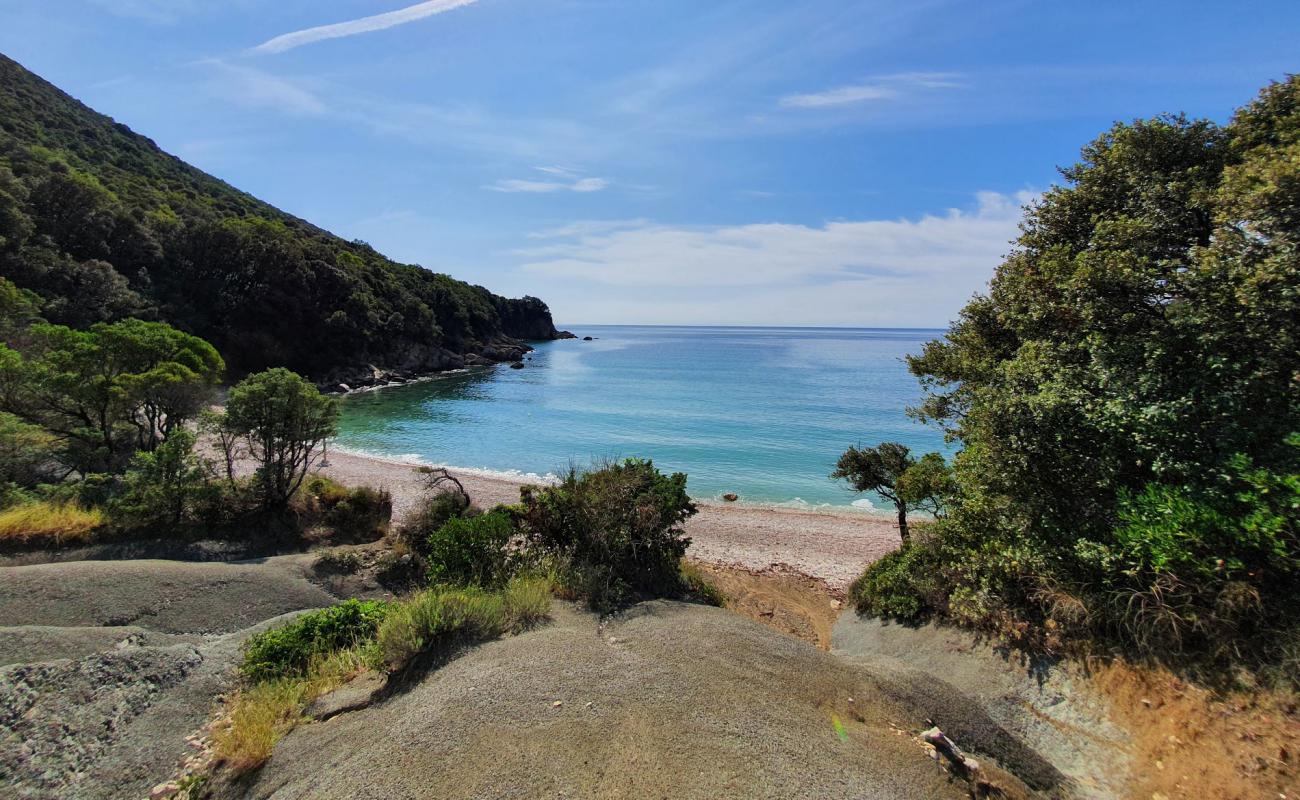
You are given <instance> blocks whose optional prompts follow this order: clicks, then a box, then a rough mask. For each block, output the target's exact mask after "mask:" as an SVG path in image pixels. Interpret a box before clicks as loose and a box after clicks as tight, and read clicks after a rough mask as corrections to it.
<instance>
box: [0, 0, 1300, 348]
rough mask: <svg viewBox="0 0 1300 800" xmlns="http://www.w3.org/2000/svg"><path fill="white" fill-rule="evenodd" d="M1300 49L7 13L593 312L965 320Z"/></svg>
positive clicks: (431, 259) (317, 193)
mask: <svg viewBox="0 0 1300 800" xmlns="http://www.w3.org/2000/svg"><path fill="white" fill-rule="evenodd" d="M1297 43H1300V3H1296V2H1294V0H1289V1H1288V2H1240V3H1235V4H1225V3H1219V2H1196V1H1195V0H1182V2H1155V1H1149V2H1134V1H1133V0H1127V1H1126V2H1088V3H1081V2H1027V1H1023V0H1022V1H1016V2H1013V1H1009V0H1007V1H1004V0H983V1H982V2H929V1H927V0H888V1H885V0H879V1H875V2H855V1H854V0H807V2H793V3H792V2H790V1H789V0H780V1H779V2H768V0H744V1H743V2H728V1H727V0H717V1H716V2H706V1H705V0H685V1H680V2H679V0H653V1H649V2H647V1H644V0H643V1H641V2H632V1H631V0H625V1H623V2H614V1H613V0H609V1H605V0H432V2H416V1H415V0H0V51H3V52H4V53H5V54H7V55H9V56H10V57H13V58H15V59H17V60H18V61H20V62H22V63H23V64H24V65H25V66H27V67H28V68H29V69H32V70H34V71H36V72H37V73H39V74H41V75H42V76H44V77H45V78H47V79H49V80H51V81H53V82H54V83H56V84H58V85H59V86H60V87H61V88H63V89H64V90H66V91H68V92H70V93H71V94H72V95H74V96H75V97H77V98H79V99H81V100H83V101H84V102H86V103H88V104H89V105H91V106H93V107H95V108H96V109H98V110H100V111H102V112H104V113H107V114H110V115H111V116H113V117H115V118H117V119H118V120H120V121H122V122H125V123H127V124H128V125H130V126H131V127H132V128H134V129H135V130H137V131H139V132H141V133H143V134H145V135H147V136H149V137H151V138H153V139H154V140H155V141H157V142H158V143H159V145H160V146H162V147H163V148H165V149H167V150H169V151H171V152H173V153H176V154H177V155H179V156H181V157H182V158H185V159H186V160H188V161H190V162H191V163H194V164H196V165H197V166H199V167H201V168H203V169H205V170H207V171H209V172H211V173H213V174H215V175H217V176H219V177H221V178H223V179H225V180H227V181H229V182H230V183H232V184H234V185H235V186H237V187H239V188H241V189H244V190H246V191H249V192H251V193H253V194H255V195H257V196H259V197H261V198H263V199H265V200H267V201H269V202H271V203H273V204H275V205H277V206H279V207H281V208H283V209H285V210H286V211H289V212H291V213H293V214H296V215H298V216H301V217H304V218H306V219H308V220H310V221H312V222H314V223H316V224H318V225H320V226H322V227H325V228H327V229H329V230H331V231H334V232H335V233H337V234H339V235H341V236H345V237H347V238H359V239H364V240H366V241H368V242H370V243H372V244H373V245H375V246H376V247H377V248H378V249H379V250H381V251H382V252H385V253H387V254H388V255H390V256H392V257H393V258H396V259H398V260H402V261H407V262H411V263H419V264H421V265H423V266H426V267H428V268H431V269H435V270H438V271H443V272H449V273H451V274H453V275H455V276H457V277H459V278H463V279H467V280H471V281H473V282H475V283H481V284H483V285H486V286H488V287H489V288H491V289H493V290H494V291H498V292H501V293H504V294H510V295H520V294H525V293H528V294H535V295H537V296H540V297H542V298H543V299H545V300H546V301H547V302H549V303H550V304H551V307H552V309H553V311H554V312H555V317H556V319H557V320H558V321H560V322H561V323H568V324H575V325H576V324H579V323H584V322H586V323H698V324H711V323H712V324H788V325H866V326H873V325H880V326H905V327H906V326H916V327H938V326H942V325H944V324H946V322H947V321H948V320H949V319H950V318H951V317H952V316H953V314H954V313H955V312H956V311H957V309H958V308H960V307H961V305H962V304H963V302H964V301H965V300H966V299H967V298H968V297H969V296H970V295H971V294H972V293H973V292H976V291H979V290H980V289H981V288H982V287H983V286H984V285H985V283H986V282H987V280H988V278H989V276H990V275H991V273H992V270H993V268H994V267H995V266H996V264H997V262H998V260H999V257H1000V256H1001V255H1002V254H1003V253H1005V252H1006V250H1007V242H1008V240H1009V239H1011V238H1012V237H1013V236H1014V235H1015V232H1016V222H1017V219H1018V217H1019V206H1020V205H1021V204H1022V203H1024V202H1026V201H1028V200H1030V199H1032V198H1033V197H1034V196H1035V194H1036V193H1037V192H1040V191H1042V190H1043V189H1044V188H1046V187H1047V186H1049V185H1050V184H1051V183H1052V182H1053V181H1054V180H1055V179H1056V177H1057V176H1056V172H1055V167H1056V166H1057V165H1060V164H1066V163H1071V162H1072V161H1073V160H1074V159H1075V157H1076V155H1077V153H1078V148H1079V146H1080V145H1081V144H1083V143H1084V142H1086V141H1087V140H1089V139H1091V138H1092V137H1094V136H1095V135H1096V134H1098V133H1099V132H1100V131H1102V130H1104V129H1105V128H1106V127H1108V126H1109V125H1110V124H1111V123H1112V122H1113V121H1114V120H1117V119H1124V120H1127V119H1132V118H1135V117H1144V116H1151V115H1153V114H1156V113H1160V112H1165V111H1186V112H1187V113H1189V114H1191V115H1195V116H1208V117H1211V118H1214V119H1217V120H1225V119H1226V118H1227V117H1228V115H1229V114H1230V113H1231V110H1232V109H1233V108H1234V107H1235V106H1237V105H1240V104H1241V103H1243V102H1245V101H1247V100H1249V99H1250V98H1251V97H1252V96H1253V95H1254V93H1255V92H1256V91H1257V90H1258V89H1259V87H1260V86H1262V85H1264V84H1265V83H1266V82H1267V81H1269V80H1270V79H1278V78H1281V77H1283V76H1284V75H1285V74H1286V72H1287V71H1288V70H1290V71H1295V70H1296V69H1297V68H1300V60H1298V59H1297V55H1298V54H1300V45H1298V44H1297Z"/></svg>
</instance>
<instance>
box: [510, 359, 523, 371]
mask: <svg viewBox="0 0 1300 800" xmlns="http://www.w3.org/2000/svg"><path fill="white" fill-rule="evenodd" d="M523 368H524V362H522V361H516V362H514V363H513V364H511V365H510V369H523Z"/></svg>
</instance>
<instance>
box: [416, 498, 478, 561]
mask: <svg viewBox="0 0 1300 800" xmlns="http://www.w3.org/2000/svg"><path fill="white" fill-rule="evenodd" d="M477 513H478V512H477V511H476V510H475V509H474V507H473V506H471V505H470V502H469V497H468V496H467V495H466V494H465V493H464V492H461V491H456V490H454V489H440V490H436V491H433V492H431V493H429V494H426V495H425V496H424V497H423V498H422V499H421V501H420V504H419V506H417V507H416V508H415V510H414V511H412V512H411V514H410V516H408V517H407V519H406V522H405V523H403V525H402V527H401V528H400V529H398V532H397V537H398V540H399V541H401V542H402V543H404V544H405V545H406V546H407V548H409V549H410V551H411V552H413V553H415V554H416V555H419V556H420V557H422V558H423V557H427V556H428V555H429V541H430V539H431V537H432V536H433V535H434V534H435V533H437V532H438V530H439V529H440V528H441V527H442V526H443V525H446V524H447V523H448V522H449V521H450V520H453V519H456V518H458V517H472V516H474V515H475V514H477Z"/></svg>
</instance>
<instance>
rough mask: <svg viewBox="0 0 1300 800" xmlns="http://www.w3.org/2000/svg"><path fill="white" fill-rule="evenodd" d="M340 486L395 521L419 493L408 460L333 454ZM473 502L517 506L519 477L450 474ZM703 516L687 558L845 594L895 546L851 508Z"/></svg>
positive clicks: (704, 506) (735, 510) (712, 510)
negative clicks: (389, 511)
mask: <svg viewBox="0 0 1300 800" xmlns="http://www.w3.org/2000/svg"><path fill="white" fill-rule="evenodd" d="M321 472H324V473H325V474H326V475H329V476H330V477H331V478H333V479H334V480H337V481H339V482H340V483H345V484H352V485H358V484H367V485H370V486H376V487H382V488H385V489H387V490H388V491H390V492H392V494H393V507H394V510H393V513H394V516H395V517H396V518H397V519H399V520H400V519H401V518H402V516H403V515H404V514H405V513H406V512H408V511H409V510H410V509H411V507H412V505H413V504H414V502H415V500H416V498H417V497H418V496H419V492H420V480H419V479H420V476H419V475H417V474H416V473H415V471H414V466H413V465H412V464H410V463H408V462H404V461H396V460H387V459H382V458H377V457H373V456H361V455H356V454H353V453H345V452H339V451H337V450H332V451H331V452H330V453H329V466H327V467H325V468H323V469H321ZM451 472H452V474H454V475H455V476H456V477H457V478H458V479H459V480H460V481H461V482H462V483H464V484H465V489H466V491H468V492H469V493H470V496H471V497H472V498H473V499H474V502H475V503H476V504H478V505H479V506H483V507H485V508H487V507H491V506H494V505H496V504H498V503H517V502H519V487H520V486H522V485H523V483H524V482H523V481H522V480H514V479H510V478H505V477H498V476H487V475H482V474H480V473H476V472H472V471H464V470H457V469H452V470H451ZM699 507H700V513H699V514H696V515H695V517H693V518H692V519H691V520H690V522H689V523H687V525H686V533H687V535H689V536H690V537H691V549H690V551H689V553H688V555H689V556H690V557H691V558H693V559H695V560H697V561H703V562H707V563H711V564H726V565H736V566H740V567H744V568H746V569H753V570H764V569H767V568H769V567H774V566H782V565H783V566H786V567H789V568H790V569H793V570H795V571H797V572H801V573H803V574H805V575H809V576H812V577H814V578H819V579H821V580H823V581H825V582H826V583H827V584H828V585H829V586H831V587H832V588H834V589H845V588H847V587H848V585H849V584H850V583H851V582H852V581H853V579H854V578H856V577H857V576H858V575H860V574H861V573H862V570H863V569H864V568H865V567H866V566H867V564H869V563H871V562H872V561H874V560H876V559H878V558H880V557H881V556H883V555H885V554H886V553H888V552H889V551H891V550H893V549H895V548H896V547H897V546H898V526H897V525H896V524H894V523H893V522H892V521H891V520H890V519H889V518H887V517H883V516H876V515H872V514H868V513H864V512H854V511H811V510H810V511H804V510H799V509H787V508H771V507H763V506H750V505H742V504H734V503H727V504H723V503H719V502H715V501H699Z"/></svg>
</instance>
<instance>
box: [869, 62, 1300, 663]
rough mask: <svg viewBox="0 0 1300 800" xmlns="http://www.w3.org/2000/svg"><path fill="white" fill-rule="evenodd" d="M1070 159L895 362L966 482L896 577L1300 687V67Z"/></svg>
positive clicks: (973, 613) (1151, 650)
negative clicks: (1298, 662) (1221, 115)
mask: <svg viewBox="0 0 1300 800" xmlns="http://www.w3.org/2000/svg"><path fill="white" fill-rule="evenodd" d="M1062 174H1063V176H1064V177H1065V182H1064V183H1063V185H1060V186H1056V187H1054V188H1053V189H1051V190H1050V191H1049V192H1047V193H1046V194H1045V195H1044V196H1043V198H1042V199H1041V201H1039V202H1038V203H1036V204H1034V205H1033V206H1031V207H1030V208H1028V209H1026V213H1025V219H1024V222H1023V223H1022V225H1021V230H1022V233H1021V235H1020V237H1019V238H1018V240H1017V241H1016V243H1015V246H1014V249H1013V250H1012V252H1011V254H1010V255H1009V256H1008V257H1007V259H1006V260H1005V261H1004V262H1003V263H1002V264H1001V265H1000V266H999V267H998V269H997V271H996V273H995V275H994V278H993V281H992V282H991V284H990V291H989V293H988V295H987V296H982V297H977V298H975V299H974V300H972V301H971V302H970V303H969V304H968V305H967V306H966V307H965V308H964V309H963V310H962V311H961V313H960V316H959V317H958V319H957V321H956V322H954V323H953V325H952V326H951V328H950V329H949V331H948V333H947V335H946V336H944V338H943V339H940V340H937V341H934V342H931V343H930V344H928V345H927V346H926V347H925V350H924V352H923V353H922V354H920V355H919V356H917V357H914V358H911V359H909V362H910V367H911V369H912V371H913V373H914V374H916V375H917V376H918V377H919V378H920V379H921V381H922V384H923V386H924V388H925V390H926V393H927V397H926V400H925V403H924V405H923V406H922V407H921V408H920V409H918V410H917V413H918V415H919V416H920V417H922V418H923V419H926V420H930V421H935V422H938V423H939V424H940V425H942V426H943V427H944V429H945V431H946V432H947V433H948V434H949V435H950V436H952V437H953V438H955V439H957V440H959V441H960V442H961V444H962V449H961V452H960V453H959V454H958V456H957V458H956V460H955V464H954V471H955V478H956V481H957V484H958V487H959V488H958V493H957V496H956V499H955V501H954V502H953V503H952V504H951V507H950V510H949V515H948V518H947V519H946V520H945V521H944V522H943V524H941V525H940V526H939V528H938V530H937V532H936V536H935V537H931V544H932V545H933V546H927V548H926V551H925V552H924V553H917V554H915V555H914V557H911V558H909V559H896V560H895V561H894V562H893V563H892V564H891V565H888V566H889V568H890V569H891V570H893V571H894V572H893V574H892V575H890V576H888V577H889V578H890V580H889V581H888V583H889V585H891V586H894V587H906V586H920V585H925V586H926V587H928V588H927V589H926V591H925V593H924V594H922V593H920V592H918V593H917V594H916V597H918V598H921V599H922V600H923V602H924V603H927V604H929V610H932V611H939V612H942V613H946V614H949V615H950V616H951V617H953V618H956V619H961V620H965V621H968V622H970V621H977V622H979V621H982V622H984V623H985V624H989V625H990V626H992V625H994V624H997V625H1000V626H1002V627H1003V629H1006V627H1007V625H1006V623H1007V622H1008V620H1010V621H1013V622H1014V625H1015V626H1017V628H1018V629H1019V630H1035V629H1036V630H1047V629H1050V630H1053V631H1055V632H1057V633H1059V632H1061V631H1063V630H1066V629H1070V630H1072V631H1073V632H1074V633H1076V634H1080V635H1090V636H1101V637H1106V638H1108V639H1110V640H1112V641H1115V642H1117V643H1118V644H1121V645H1123V646H1128V647H1131V648H1133V649H1134V650H1135V651H1136V652H1137V653H1138V654H1140V655H1146V656H1157V657H1160V658H1167V657H1171V656H1173V655H1174V654H1176V653H1178V652H1179V650H1180V649H1181V650H1182V651H1183V652H1184V653H1185V654H1186V655H1187V657H1189V658H1200V659H1202V664H1204V663H1205V662H1214V664H1215V665H1216V666H1217V667H1231V666H1238V665H1241V664H1242V662H1253V663H1254V665H1261V664H1263V665H1268V664H1272V665H1274V666H1276V665H1278V664H1283V663H1286V660H1287V658H1291V662H1290V663H1291V664H1292V665H1293V666H1292V667H1291V668H1290V669H1291V670H1292V671H1291V679H1292V680H1294V681H1296V682H1297V683H1300V670H1297V669H1296V668H1295V667H1294V663H1295V662H1294V659H1293V657H1288V656H1286V655H1285V653H1286V652H1287V648H1288V647H1290V646H1291V645H1289V644H1288V642H1290V641H1295V639H1294V637H1295V636H1296V635H1297V630H1296V623H1295V619H1296V618H1297V616H1298V615H1300V601H1298V600H1297V595H1296V593H1295V592H1294V591H1293V589H1294V586H1295V585H1296V580H1297V579H1298V578H1300V567H1298V566H1297V565H1298V564H1300V561H1297V560H1296V558H1295V554H1296V552H1297V550H1296V548H1297V547H1300V541H1298V540H1297V539H1296V532H1295V527H1294V517H1295V506H1294V505H1293V504H1292V503H1293V498H1294V497H1295V496H1296V493H1295V491H1294V487H1295V485H1296V484H1295V481H1296V475H1297V474H1298V473H1300V448H1297V447H1296V446H1295V444H1294V443H1295V437H1294V436H1293V434H1294V433H1295V432H1296V431H1300V392H1298V391H1296V387H1297V384H1296V376H1297V375H1300V325H1297V323H1296V320H1298V319H1300V212H1297V209H1300V77H1296V76H1293V77H1291V78H1289V79H1287V80H1286V81H1284V82H1281V83H1275V84H1272V85H1270V86H1268V87H1266V88H1265V89H1264V90H1263V91H1262V92H1261V93H1260V96H1259V97H1258V99H1256V100H1255V101H1254V102H1252V103H1250V104H1248V105H1247V106H1245V107H1244V108H1242V109H1240V110H1239V111H1238V112H1237V114H1236V115H1235V116H1234V117H1233V119H1232V121H1231V123H1230V124H1228V125H1227V126H1225V127H1220V126H1218V125H1215V124H1214V123H1212V122H1208V121H1203V120H1189V119H1187V118H1185V117H1182V116H1165V117H1158V118H1155V119H1151V120H1146V121H1139V122H1134V123H1131V124H1117V125H1115V126H1114V127H1113V128H1112V129H1111V130H1110V131H1108V132H1106V133H1105V134H1103V135H1102V136H1100V137H1099V138H1098V139H1096V140H1095V141H1094V142H1092V143H1090V144H1089V145H1087V146H1085V147H1084V148H1083V151H1082V158H1081V159H1080V162H1079V163H1078V164H1076V165H1074V166H1073V167H1070V168H1068V169H1065V170H1063V171H1062ZM1288 515H1289V516H1288ZM1288 520H1290V521H1288ZM914 549H916V548H914ZM883 570H884V568H883V567H882V568H881V571H880V572H878V573H874V577H880V578H883V577H886V576H885V574H884V571H883ZM872 575H873V573H872V572H871V570H869V575H868V577H871V576H872ZM876 583H877V584H879V585H883V583H881V582H879V581H877V582H876ZM862 585H864V586H867V585H872V581H870V580H868V581H865V582H864V583H863V584H862ZM1049 621H1050V622H1052V623H1053V624H1052V625H1050V626H1048V625H1046V623H1047V622H1049ZM1035 623H1038V624H1035Z"/></svg>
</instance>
